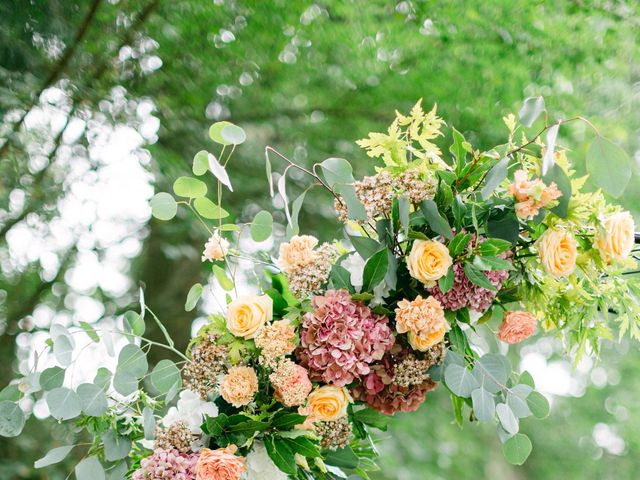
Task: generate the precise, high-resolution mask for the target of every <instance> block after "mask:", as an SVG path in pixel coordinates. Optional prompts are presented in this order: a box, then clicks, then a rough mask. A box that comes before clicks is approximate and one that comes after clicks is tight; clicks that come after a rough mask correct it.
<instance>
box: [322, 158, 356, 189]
mask: <svg viewBox="0 0 640 480" xmlns="http://www.w3.org/2000/svg"><path fill="white" fill-rule="evenodd" d="M320 168H322V173H323V175H324V179H325V181H326V182H327V185H329V187H330V188H333V187H334V186H335V185H336V184H338V183H347V184H348V183H353V182H354V178H353V168H352V167H351V164H350V163H349V162H347V161H346V160H345V159H344V158H327V159H326V160H325V161H324V162H322V163H321V164H320Z"/></svg>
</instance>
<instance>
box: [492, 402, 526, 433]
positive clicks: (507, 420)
mask: <svg viewBox="0 0 640 480" xmlns="http://www.w3.org/2000/svg"><path fill="white" fill-rule="evenodd" d="M496 413H497V414H498V420H500V425H502V428H504V430H505V431H506V432H507V433H510V434H512V435H513V434H515V433H518V429H519V428H520V425H519V423H518V419H517V418H516V416H515V414H514V413H513V412H512V411H511V409H510V408H509V405H507V404H506V403H499V404H498V405H496Z"/></svg>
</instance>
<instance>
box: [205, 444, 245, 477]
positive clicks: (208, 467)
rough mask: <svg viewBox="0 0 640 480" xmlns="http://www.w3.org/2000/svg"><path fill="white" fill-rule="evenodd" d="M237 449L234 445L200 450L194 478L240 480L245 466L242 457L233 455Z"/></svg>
mask: <svg viewBox="0 0 640 480" xmlns="http://www.w3.org/2000/svg"><path fill="white" fill-rule="evenodd" d="M237 450H238V448H237V447H236V446H235V445H229V446H228V447H226V448H218V449H217V450H209V449H208V448H203V449H202V450H200V457H199V458H198V463H197V464H196V480H240V477H241V476H242V474H243V473H244V472H246V470H247V467H246V465H245V459H244V457H238V456H236V455H235V452H236V451H237Z"/></svg>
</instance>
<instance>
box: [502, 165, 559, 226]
mask: <svg viewBox="0 0 640 480" xmlns="http://www.w3.org/2000/svg"><path fill="white" fill-rule="evenodd" d="M509 191H510V192H511V194H512V195H513V196H514V197H515V199H516V215H518V217H520V218H522V219H523V220H526V219H527V218H531V217H535V216H536V215H537V214H538V212H540V209H541V208H545V207H546V206H548V205H549V204H550V203H551V202H554V201H555V200H557V199H558V198H560V197H561V196H562V192H561V191H560V189H559V188H558V186H557V185H556V184H555V183H553V182H552V183H551V184H550V185H545V184H544V182H543V181H542V180H539V179H536V180H529V179H528V177H527V172H525V171H524V170H517V171H516V172H515V174H514V181H513V183H512V184H511V185H510V186H509Z"/></svg>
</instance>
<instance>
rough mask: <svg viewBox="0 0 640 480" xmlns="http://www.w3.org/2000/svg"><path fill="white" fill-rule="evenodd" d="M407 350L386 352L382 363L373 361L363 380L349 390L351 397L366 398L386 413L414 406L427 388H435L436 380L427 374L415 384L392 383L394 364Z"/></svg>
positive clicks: (410, 408)
mask: <svg viewBox="0 0 640 480" xmlns="http://www.w3.org/2000/svg"><path fill="white" fill-rule="evenodd" d="M406 354H407V352H406V351H402V352H401V353H400V354H396V355H391V354H387V355H385V357H384V359H383V360H382V362H381V363H379V364H376V365H373V366H372V368H371V373H369V374H368V375H367V376H366V377H364V378H363V379H362V384H361V385H359V386H357V387H356V388H354V389H352V390H351V394H352V395H353V398H354V400H360V401H363V402H366V403H367V404H369V406H371V407H373V408H375V409H376V410H378V411H379V412H381V413H384V414H385V415H393V414H394V413H396V412H412V411H414V410H417V409H418V407H419V406H420V405H422V403H423V402H424V400H425V398H426V395H427V392H429V391H431V390H433V389H435V388H436V386H437V384H436V382H434V381H433V380H431V378H428V377H427V378H425V379H424V381H422V382H421V383H420V384H418V385H409V386H400V385H398V384H396V383H394V382H393V380H394V376H395V372H394V365H395V364H396V363H397V362H398V361H399V359H401V358H403V357H404V356H406Z"/></svg>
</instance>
